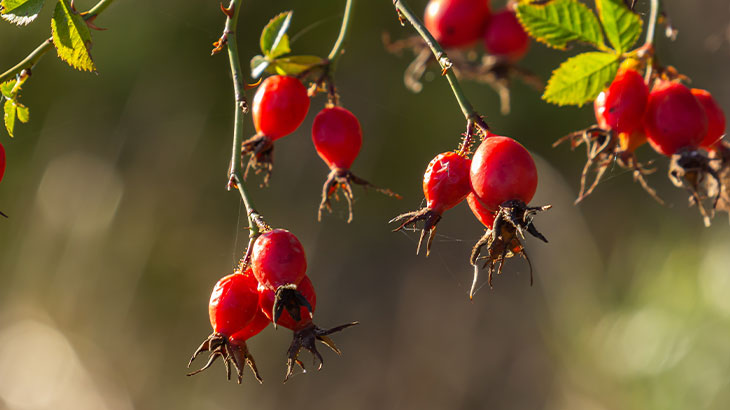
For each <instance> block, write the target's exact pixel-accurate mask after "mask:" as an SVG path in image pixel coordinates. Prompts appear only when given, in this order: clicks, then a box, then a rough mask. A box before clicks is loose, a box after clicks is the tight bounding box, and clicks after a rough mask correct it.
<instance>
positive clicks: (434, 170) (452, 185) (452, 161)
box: [423, 152, 471, 214]
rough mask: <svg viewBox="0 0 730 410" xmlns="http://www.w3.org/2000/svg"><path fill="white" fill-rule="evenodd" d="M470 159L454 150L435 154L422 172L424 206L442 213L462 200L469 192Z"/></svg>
mask: <svg viewBox="0 0 730 410" xmlns="http://www.w3.org/2000/svg"><path fill="white" fill-rule="evenodd" d="M470 166H471V160H470V159H469V158H465V157H463V156H461V155H459V154H457V153H456V152H443V153H441V154H438V155H436V157H435V158H434V159H432V160H431V162H429V164H428V166H427V167H426V172H425V173H424V174H423V194H424V195H425V196H426V207H428V208H429V209H431V210H432V211H434V212H436V213H438V214H442V213H443V212H444V211H446V210H448V209H451V208H453V207H455V206H456V205H458V204H459V202H461V201H463V200H464V198H466V196H467V195H469V192H471V185H470V183H469V167H470Z"/></svg>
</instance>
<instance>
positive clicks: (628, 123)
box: [594, 68, 649, 134]
mask: <svg viewBox="0 0 730 410" xmlns="http://www.w3.org/2000/svg"><path fill="white" fill-rule="evenodd" d="M648 98H649V87H647V86H646V83H645V82H644V77H642V76H641V74H639V73H638V72H637V71H636V70H634V69H631V68H625V69H620V70H619V72H618V74H616V78H615V79H614V80H613V82H612V83H611V85H610V86H608V88H607V89H606V90H604V91H602V92H601V93H600V94H599V95H598V97H597V98H596V100H595V102H594V110H595V114H596V121H598V125H600V126H601V127H602V128H604V129H607V130H613V131H615V132H616V133H622V132H625V133H629V134H630V133H632V132H634V131H635V130H637V129H640V128H641V126H642V120H643V118H644V112H645V111H646V104H647V100H648Z"/></svg>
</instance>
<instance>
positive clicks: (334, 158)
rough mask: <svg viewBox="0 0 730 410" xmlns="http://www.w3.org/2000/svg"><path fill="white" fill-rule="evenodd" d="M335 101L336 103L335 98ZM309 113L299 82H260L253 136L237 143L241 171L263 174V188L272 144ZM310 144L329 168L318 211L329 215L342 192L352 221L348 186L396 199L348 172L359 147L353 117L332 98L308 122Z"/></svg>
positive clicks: (357, 127) (273, 79)
mask: <svg viewBox="0 0 730 410" xmlns="http://www.w3.org/2000/svg"><path fill="white" fill-rule="evenodd" d="M335 100H336V99H335ZM308 110H309V93H308V91H307V89H306V87H304V85H303V84H302V82H301V81H300V80H299V79H298V78H296V77H292V76H283V75H273V76H271V77H268V78H266V79H265V80H264V81H263V82H262V83H261V85H260V86H259V87H258V89H257V90H256V95H255V96H254V98H253V107H252V114H253V121H254V126H255V128H256V135H254V136H253V137H251V138H250V139H248V140H246V141H244V142H243V147H242V155H243V156H245V155H250V158H249V160H248V163H247V166H246V173H245V174H244V175H247V174H248V170H249V169H254V170H256V172H258V171H260V170H264V171H265V172H266V176H265V178H264V181H265V183H266V182H268V178H269V176H270V174H271V171H272V165H273V150H274V141H276V140H278V139H280V138H282V137H284V136H286V135H289V134H291V133H292V132H294V131H295V130H296V129H297V128H299V126H300V125H301V124H302V122H303V121H304V118H305V117H306V116H307V111H308ZM312 141H313V142H314V148H315V149H316V150H317V154H319V156H320V157H321V158H322V160H324V162H325V163H326V164H327V166H328V167H329V168H330V174H329V176H328V177H327V180H326V181H325V183H324V186H323V188H322V201H321V203H320V206H319V211H318V218H319V219H321V218H322V211H323V210H325V209H326V210H328V211H330V212H331V211H332V209H331V204H330V198H331V197H332V196H333V195H336V193H337V189H338V188H340V189H342V191H343V194H344V197H345V199H346V200H347V204H348V208H349V217H348V222H350V221H352V199H353V193H352V184H353V183H354V184H358V185H362V186H364V187H366V188H372V189H375V190H376V191H379V192H382V193H384V194H386V195H389V196H395V197H398V195H396V194H394V193H393V192H391V191H390V190H387V189H382V188H378V187H375V186H374V185H372V184H371V183H369V182H368V181H366V180H364V179H362V178H360V177H358V176H356V175H355V174H353V173H352V172H351V171H350V167H351V166H352V163H353V162H354V161H355V158H357V155H358V153H359V152H360V148H361V147H362V130H361V128H360V122H359V121H358V120H357V117H355V115H354V114H352V113H351V112H350V111H348V110H347V109H345V108H342V107H339V106H336V105H335V104H334V103H333V102H332V99H331V101H330V102H329V103H328V104H327V106H326V107H325V108H324V109H323V110H322V111H320V112H319V113H318V114H317V116H316V117H315V118H314V124H313V126H312Z"/></svg>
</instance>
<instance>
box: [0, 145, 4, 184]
mask: <svg viewBox="0 0 730 410" xmlns="http://www.w3.org/2000/svg"><path fill="white" fill-rule="evenodd" d="M3 175H5V147H3V144H0V181H2V180H3Z"/></svg>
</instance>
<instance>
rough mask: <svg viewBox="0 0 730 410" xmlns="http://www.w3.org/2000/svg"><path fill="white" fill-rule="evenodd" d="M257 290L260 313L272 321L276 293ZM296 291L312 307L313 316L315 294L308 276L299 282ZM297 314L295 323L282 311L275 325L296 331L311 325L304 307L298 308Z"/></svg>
mask: <svg viewBox="0 0 730 410" xmlns="http://www.w3.org/2000/svg"><path fill="white" fill-rule="evenodd" d="M258 290H259V307H260V308H261V311H262V312H263V313H264V315H266V317H267V318H268V320H269V321H272V320H274V318H273V316H272V314H273V310H274V299H275V296H276V293H275V292H274V291H273V290H271V289H268V288H266V287H263V286H259V288H258ZM297 290H298V291H299V292H300V293H301V294H302V296H304V299H306V300H307V302H309V304H310V305H311V306H312V314H314V310H315V309H316V308H317V294H316V293H315V292H314V286H313V285H312V281H311V280H309V276H304V278H303V279H302V281H301V282H299V285H297ZM299 314H300V320H299V322H297V321H295V320H294V318H292V317H291V315H290V314H289V312H287V311H286V309H284V310H283V311H282V312H281V316H279V321H278V322H277V323H276V324H277V325H279V326H284V327H285V328H287V329H291V330H294V331H297V330H301V329H303V328H305V327H307V326H309V325H310V324H311V323H312V316H311V315H310V313H309V310H308V309H307V308H306V307H304V306H302V307H300V310H299Z"/></svg>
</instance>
